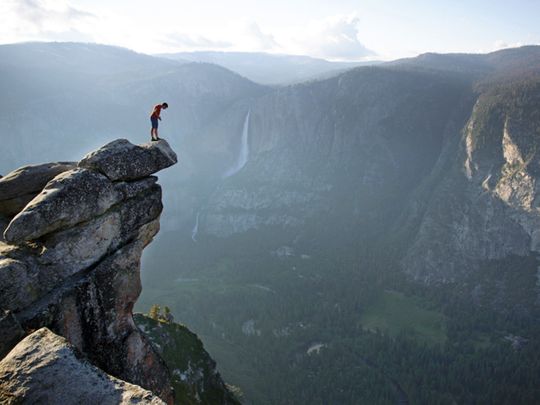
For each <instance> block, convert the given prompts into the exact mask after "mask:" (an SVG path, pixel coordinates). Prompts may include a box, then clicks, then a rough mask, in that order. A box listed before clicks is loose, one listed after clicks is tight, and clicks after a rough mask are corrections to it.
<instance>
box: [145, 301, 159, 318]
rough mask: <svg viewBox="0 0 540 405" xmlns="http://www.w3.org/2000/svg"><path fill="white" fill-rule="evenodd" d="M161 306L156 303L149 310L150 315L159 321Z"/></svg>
mask: <svg viewBox="0 0 540 405" xmlns="http://www.w3.org/2000/svg"><path fill="white" fill-rule="evenodd" d="M160 312H161V308H160V307H159V305H157V304H154V305H152V306H151V307H150V311H148V316H149V317H150V318H152V319H153V320H154V321H157V320H158V319H159V317H160Z"/></svg>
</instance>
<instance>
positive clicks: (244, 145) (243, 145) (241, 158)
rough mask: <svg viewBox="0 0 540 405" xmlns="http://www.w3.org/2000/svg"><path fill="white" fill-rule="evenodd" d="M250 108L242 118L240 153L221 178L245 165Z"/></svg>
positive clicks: (247, 149) (233, 173)
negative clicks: (243, 118)
mask: <svg viewBox="0 0 540 405" xmlns="http://www.w3.org/2000/svg"><path fill="white" fill-rule="evenodd" d="M250 114H251V110H249V111H248V112H247V115H246V119H245V120H244V128H243V129H242V141H241V145H240V154H239V155H238V159H237V160H236V163H235V164H234V166H233V167H231V168H229V169H228V170H227V171H226V172H225V173H224V174H223V178H227V177H230V176H233V175H235V174H236V173H238V172H239V171H240V170H242V168H243V167H244V166H245V165H246V163H247V161H248V158H249V143H248V137H249V116H250Z"/></svg>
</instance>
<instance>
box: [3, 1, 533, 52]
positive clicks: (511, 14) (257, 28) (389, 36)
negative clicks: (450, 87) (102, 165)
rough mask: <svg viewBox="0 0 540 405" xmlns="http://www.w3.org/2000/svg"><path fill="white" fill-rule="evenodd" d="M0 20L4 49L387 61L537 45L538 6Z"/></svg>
mask: <svg viewBox="0 0 540 405" xmlns="http://www.w3.org/2000/svg"><path fill="white" fill-rule="evenodd" d="M0 13H1V15H2V24H1V26H0V43H14V42H22V41H77V42H97V43H103V44H111V45H118V46H122V47H127V48H130V49H133V50H136V51H139V52H144V53H159V52H175V51H193V50H221V51H249V52H252V51H261V52H270V53H286V54H302V55H309V56H314V57H322V58H326V59H331V60H370V59H371V60H373V59H378V60H387V59H395V58H400V57H407V56H414V55H417V54H420V53H423V52H441V53H444V52H489V51H493V50H497V49H501V48H507V47H512V46H519V45H526V44H538V43H540V25H539V24H538V21H537V18H538V15H540V3H539V2H537V1H525V0H521V1H515V2H508V1H502V0H494V1H487V0H474V1H467V2H465V1H461V2H434V1H428V0H410V1H398V0H389V1H384V2H381V1H375V0H365V1H353V0H336V1H328V0H325V1H323V0H309V1H308V0H293V1H291V0H288V1H285V0H272V1H266V0H265V1H247V0H229V1H215V0H198V1H185V0H161V1H159V2H149V1H142V0H118V1H114V2H111V1H108V0H2V2H1V3H0Z"/></svg>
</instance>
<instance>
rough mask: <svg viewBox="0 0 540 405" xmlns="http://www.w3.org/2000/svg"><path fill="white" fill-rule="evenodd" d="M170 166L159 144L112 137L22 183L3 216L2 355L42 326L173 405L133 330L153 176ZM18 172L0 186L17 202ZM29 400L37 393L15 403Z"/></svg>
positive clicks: (165, 381)
mask: <svg viewBox="0 0 540 405" xmlns="http://www.w3.org/2000/svg"><path fill="white" fill-rule="evenodd" d="M175 162H176V155H175V154H174V152H173V151H172V150H171V149H170V147H169V146H168V144H167V143H166V142H165V141H159V142H153V143H151V144H146V145H142V146H135V145H132V144H130V143H129V142H128V141H125V140H118V141H115V142H111V143H110V144H108V145H106V146H104V147H103V148H101V149H100V150H98V151H96V152H94V153H93V154H90V155H88V156H87V157H86V158H85V159H84V160H83V161H82V162H81V163H80V164H79V167H75V166H74V165H72V164H70V165H69V166H63V169H64V170H61V171H60V169H59V168H58V171H59V172H58V173H57V174H56V175H55V176H53V178H50V179H49V180H48V182H45V184H43V185H42V189H40V190H35V187H34V186H32V187H30V186H28V187H26V184H27V182H26V181H25V182H21V184H23V185H22V186H21V187H20V193H21V194H22V195H23V196H26V195H28V194H29V193H30V192H29V190H33V191H32V192H31V194H32V195H33V196H32V199H31V201H29V202H28V203H27V204H25V206H23V207H20V211H19V212H17V213H12V214H9V213H6V212H0V219H1V221H0V226H1V229H0V233H3V240H1V241H0V310H1V311H2V312H1V313H2V314H4V315H2V317H0V334H1V336H2V347H0V349H1V350H2V354H5V353H7V352H8V351H9V350H11V349H12V348H13V346H15V345H16V344H17V342H18V341H19V340H20V339H21V338H22V337H23V336H24V335H26V334H28V333H31V332H33V331H34V330H37V329H40V328H43V327H46V328H49V329H50V330H51V331H52V332H53V334H52V335H53V336H54V334H58V335H60V336H63V337H64V338H66V339H67V341H68V342H69V343H70V344H71V345H73V346H74V347H75V348H76V349H77V350H78V351H79V352H80V353H81V354H82V355H83V356H84V357H85V358H86V359H87V360H88V361H90V362H91V363H92V364H93V366H96V367H98V368H100V369H101V370H103V371H104V372H105V373H107V374H110V375H112V376H114V377H116V378H120V379H122V380H125V381H127V382H128V383H131V384H136V385H140V386H141V387H142V388H144V389H147V390H150V391H152V392H153V393H154V394H156V395H157V396H159V397H160V398H161V399H162V400H164V401H165V402H168V403H171V402H172V401H173V392H172V389H171V384H170V376H169V372H168V370H167V368H166V366H165V363H164V362H163V360H162V359H161V358H160V356H159V355H158V354H157V353H156V352H155V351H154V349H153V348H152V346H151V344H150V343H149V342H148V341H147V339H146V337H145V336H144V335H143V334H142V333H141V332H140V331H139V330H138V329H137V327H136V326H135V324H134V322H133V319H132V309H133V305H134V303H135V301H136V300H137V298H138V296H139V294H140V292H141V282H140V258H141V254H142V251H143V249H144V247H145V246H146V245H148V244H149V243H150V242H151V241H152V239H153V237H154V236H155V235H156V233H157V232H158V231H159V217H160V214H161V211H162V209H163V206H162V203H161V187H160V186H159V185H158V184H157V183H156V180H157V179H156V177H154V176H151V174H152V173H154V172H156V171H159V170H161V169H163V168H166V167H169V166H170V165H172V164H174V163H175ZM116 166H117V167H116ZM52 167H56V166H54V165H53V166H52ZM21 170H23V169H20V170H19V171H18V172H20V171H21ZM24 170H28V169H24ZM24 170H23V172H24ZM55 170H56V169H55ZM21 176H22V175H21V174H8V175H7V176H6V177H4V178H3V179H2V180H1V181H2V182H3V183H10V184H11V185H10V186H9V187H11V188H10V194H9V198H10V199H13V198H18V195H17V192H16V191H17V188H16V187H15V186H14V185H13V184H15V183H14V181H15V180H13V179H17V178H21ZM43 178H45V177H43ZM6 179H7V181H6ZM40 181H41V180H40ZM3 183H2V184H3ZM42 183H43V181H42ZM2 184H0V188H1V187H2ZM4 187H6V186H4ZM25 198H26V197H25ZM1 215H3V217H2V216H1ZM13 215H14V216H13ZM4 228H5V231H4ZM49 333H51V332H49ZM48 336H49V335H48V334H47V333H42V334H40V335H37V337H36V336H34V337H33V338H32V339H34V340H35V339H45V337H47V339H49V337H48ZM45 340H46V339H45ZM49 341H50V342H53V343H54V342H55V340H54V339H52V340H51V339H49ZM53 343H51V344H53ZM54 344H56V343H54ZM44 345H45V343H44ZM45 346H46V345H45ZM45 346H44V348H43V350H44V351H46V347H45ZM11 354H12V353H10V355H11ZM8 357H9V356H8ZM36 378H37V377H36ZM40 378H41V377H40ZM38 380H39V378H38ZM84 381H88V382H89V383H90V381H91V380H84ZM27 382H28V381H27ZM27 382H21V384H23V386H24V387H30V388H29V389H42V388H43V387H45V386H46V384H45V385H41V386H40V385H36V384H33V383H31V381H30V382H28V384H27V385H24V384H26V383H27ZM113 385H114V384H113ZM40 387H41V388H40ZM79 388H80V389H81V390H82V389H83V387H79ZM51 389H52V388H51ZM23 391H24V395H27V394H28V395H34V394H32V393H30V394H29V393H28V392H27V391H26V389H25V390H23ZM23 391H20V390H19V389H18V388H17V389H16V390H15V391H14V392H16V393H22V392H23ZM113 391H114V390H112V391H110V392H113ZM114 392H116V391H114ZM16 395H18V394H16ZM21 395H22V394H21ZM36 395H37V394H36ZM55 395H56V394H55ZM111 395H113V394H111ZM114 395H116V394H114ZM122 395H123V394H122ZM26 398H37V397H21V398H20V399H21V400H23V399H24V400H27V399H26ZM51 398H54V397H51ZM117 398H120V397H117ZM121 398H124V397H123V396H121ZM125 398H127V399H126V400H129V399H130V398H131V397H129V396H128V397H125ZM137 398H138V399H137V401H138V402H139V403H158V402H152V401H154V399H151V398H150V399H148V398H147V397H145V396H143V397H140V398H139V397H137ZM145 398H146V399H145ZM59 401H60V403H64V402H63V401H61V400H60V399H59ZM0 402H1V401H0ZM55 402H57V403H58V401H56V400H55ZM91 402H92V403H107V402H106V401H105V402H103V401H98V402H95V401H91ZM111 403H123V402H121V401H116V402H111Z"/></svg>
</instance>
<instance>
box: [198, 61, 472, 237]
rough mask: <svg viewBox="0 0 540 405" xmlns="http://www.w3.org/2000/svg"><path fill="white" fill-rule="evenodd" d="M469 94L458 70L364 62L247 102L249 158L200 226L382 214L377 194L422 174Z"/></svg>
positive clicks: (382, 197)
mask: <svg viewBox="0 0 540 405" xmlns="http://www.w3.org/2000/svg"><path fill="white" fill-rule="evenodd" d="M470 94H471V91H470V83H469V82H468V81H467V80H465V79H463V78H460V77H444V76H441V75H437V74H432V73H421V72H412V71H411V72H407V71H394V70H390V69H382V68H363V69H358V70H355V71H352V72H349V73H347V74H343V75H341V76H340V77H338V78H335V79H330V80H326V81H322V82H316V83H309V84H305V85H298V86H293V87H289V88H285V89H282V90H278V91H276V92H274V93H272V94H270V95H267V96H264V97H262V98H260V99H258V100H256V101H254V102H253V103H252V104H250V105H249V106H246V110H244V111H243V114H244V115H245V114H246V112H247V109H248V108H249V110H250V111H251V113H250V124H249V148H250V150H249V152H250V153H249V159H248V162H247V164H246V166H245V167H244V168H243V169H242V170H241V171H240V172H239V173H238V174H236V175H235V176H233V177H231V178H228V179H226V180H225V182H224V183H223V184H222V185H221V186H220V187H219V188H218V190H217V191H216V192H215V193H214V195H212V196H211V198H210V201H209V203H208V205H207V206H204V207H203V211H202V212H203V215H202V216H201V230H202V232H205V233H209V234H213V235H217V236H227V235H231V234H234V233H236V232H243V231H246V230H249V229H256V228H259V227H261V226H265V225H277V226H303V225H306V224H308V223H309V222H310V221H312V220H313V219H314V218H318V217H320V215H324V216H333V217H335V218H342V219H343V218H348V220H350V219H351V218H352V219H354V220H359V221H364V220H366V219H367V218H369V217H372V218H376V217H378V216H379V217H380V216H381V215H384V213H382V212H381V211H380V210H379V208H380V203H381V201H386V202H387V203H388V202H391V201H393V200H394V199H396V198H399V199H402V198H403V197H404V194H406V193H408V192H409V190H410V189H412V188H413V187H415V186H416V185H417V184H418V182H419V181H421V179H422V177H423V176H425V175H426V174H427V173H429V171H430V170H431V168H432V166H433V165H434V163H435V161H436V159H437V156H438V154H439V153H440V151H441V149H442V147H443V144H444V142H445V139H446V138H447V137H448V136H450V135H454V134H455V132H457V131H458V129H456V126H458V125H460V124H461V125H462V122H460V120H461V119H462V116H463V113H462V110H463V108H464V105H467V103H469V102H470V101H469V98H470ZM238 121H240V119H238ZM238 135H240V131H238ZM236 142H237V143H238V144H239V143H240V139H239V138H236ZM233 164H234V162H233V161H232V160H231V166H232V165H233Z"/></svg>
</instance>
